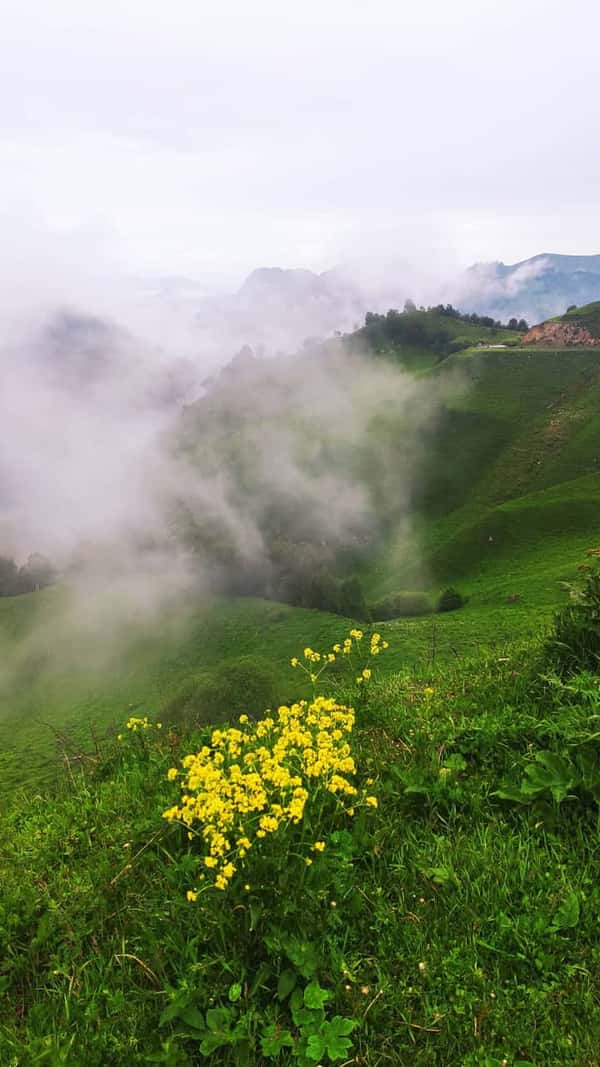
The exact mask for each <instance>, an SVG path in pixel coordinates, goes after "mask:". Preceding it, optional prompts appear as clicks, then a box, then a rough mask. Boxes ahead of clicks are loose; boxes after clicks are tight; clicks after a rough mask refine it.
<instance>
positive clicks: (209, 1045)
mask: <svg viewBox="0 0 600 1067" xmlns="http://www.w3.org/2000/svg"><path fill="white" fill-rule="evenodd" d="M228 1044H229V1034H226V1033H215V1034H207V1035H206V1037H205V1038H204V1040H203V1041H201V1042H200V1052H201V1054H202V1055H203V1056H210V1054H211V1053H212V1052H214V1051H215V1049H218V1048H222V1047H223V1045H228Z"/></svg>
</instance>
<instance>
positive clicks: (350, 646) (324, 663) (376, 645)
mask: <svg viewBox="0 0 600 1067" xmlns="http://www.w3.org/2000/svg"><path fill="white" fill-rule="evenodd" d="M363 637H364V633H363V631H362V630H355V629H354V630H350V633H349V634H348V637H345V638H344V641H343V643H342V644H339V643H336V644H335V645H332V648H331V651H327V652H315V650H314V649H313V648H310V646H307V647H306V648H305V649H304V659H305V660H306V663H302V662H301V660H300V659H298V656H293V657H292V659H291V660H290V664H291V666H292V667H294V668H295V667H300V670H302V671H304V673H305V674H306V675H308V677H309V678H310V680H311V682H312V684H313V686H314V685H316V683H317V682H318V680H319V678H320V677H321V675H322V673H323V671H325V670H326V669H327V667H329V666H330V664H331V663H335V661H336V659H337V657H338V656H350V655H351V653H352V652H353V651H354V650H355V649H356V650H358V648H359V645H360V642H361V641H362V639H363ZM388 647H389V645H388V642H387V641H382V640H381V634H373V636H372V637H371V641H370V647H369V655H370V656H378V655H379V653H380V652H381V651H382V650H383V649H384V648H388ZM313 664H319V665H320V668H319V669H318V670H315V668H314V667H313ZM370 677H371V671H370V670H369V668H368V667H366V668H365V669H364V670H363V671H362V673H361V675H360V676H359V677H358V678H357V679H356V683H357V685H362V683H363V682H365V681H368V680H369V679H370Z"/></svg>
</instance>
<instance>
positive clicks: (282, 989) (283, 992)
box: [277, 969, 298, 1000]
mask: <svg viewBox="0 0 600 1067" xmlns="http://www.w3.org/2000/svg"><path fill="white" fill-rule="evenodd" d="M297 981H298V976H297V974H296V972H295V971H292V970H291V969H288V970H286V971H282V972H281V974H280V975H279V980H278V982H277V996H278V997H279V999H280V1000H285V998H286V997H289V995H290V993H291V992H292V990H293V989H295V988H296V982H297Z"/></svg>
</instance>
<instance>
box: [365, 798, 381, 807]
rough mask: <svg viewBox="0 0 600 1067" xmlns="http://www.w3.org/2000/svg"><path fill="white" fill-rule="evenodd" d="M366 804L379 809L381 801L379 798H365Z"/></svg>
mask: <svg viewBox="0 0 600 1067" xmlns="http://www.w3.org/2000/svg"><path fill="white" fill-rule="evenodd" d="M365 804H368V805H369V807H370V808H378V807H379V801H378V799H377V797H365Z"/></svg>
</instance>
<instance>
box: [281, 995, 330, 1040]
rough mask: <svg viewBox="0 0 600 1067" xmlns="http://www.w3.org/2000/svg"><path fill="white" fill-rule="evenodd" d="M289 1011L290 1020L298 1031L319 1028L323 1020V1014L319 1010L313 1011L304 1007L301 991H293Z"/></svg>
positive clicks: (321, 1010)
mask: <svg viewBox="0 0 600 1067" xmlns="http://www.w3.org/2000/svg"><path fill="white" fill-rule="evenodd" d="M290 1011H291V1013H292V1019H293V1022H294V1026H296V1027H298V1029H299V1030H301V1029H303V1028H306V1027H312V1028H313V1029H314V1028H317V1029H318V1027H319V1025H320V1023H321V1022H322V1021H323V1019H324V1018H325V1013H324V1011H323V1009H322V1008H321V1009H320V1010H319V1011H315V1010H313V1009H311V1008H306V1007H305V1006H304V996H303V994H302V990H301V989H295V990H294V992H293V993H292V995H291V997H290Z"/></svg>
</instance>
